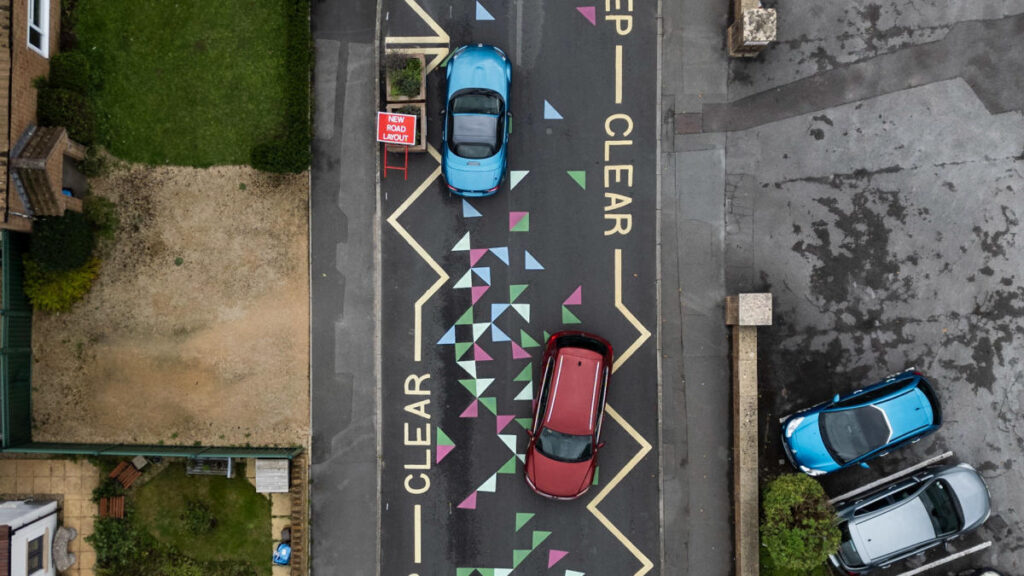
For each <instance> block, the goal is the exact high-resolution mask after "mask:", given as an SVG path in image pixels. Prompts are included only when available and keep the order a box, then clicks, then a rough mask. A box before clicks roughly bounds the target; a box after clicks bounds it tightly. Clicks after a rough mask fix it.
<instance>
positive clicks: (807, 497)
mask: <svg viewBox="0 0 1024 576" xmlns="http://www.w3.org/2000/svg"><path fill="white" fill-rule="evenodd" d="M762 510H763V512H764V518H763V521H762V523H761V545H762V546H764V547H765V548H766V549H767V550H768V554H769V555H770V556H771V560H772V563H773V564H774V566H775V567H776V568H778V569H780V570H791V571H797V570H803V571H809V570H813V569H815V568H817V567H819V566H820V565H821V564H822V563H823V562H825V560H826V559H827V558H828V556H829V554H832V553H834V552H835V551H836V550H838V548H839V539H840V534H839V528H837V527H836V522H835V510H833V509H832V506H831V505H830V504H829V503H828V498H827V497H826V496H825V491H824V490H823V489H822V487H821V484H818V483H817V482H816V481H814V480H813V479H812V478H810V477H809V476H805V475H803V474H784V475H782V476H779V477H778V478H776V479H775V480H772V481H771V482H770V483H769V484H768V486H767V488H766V490H765V494H764V499H763V501H762Z"/></svg>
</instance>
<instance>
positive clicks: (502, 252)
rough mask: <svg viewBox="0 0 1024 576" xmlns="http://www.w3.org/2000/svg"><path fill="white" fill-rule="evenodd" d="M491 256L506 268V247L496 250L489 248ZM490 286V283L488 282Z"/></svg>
mask: <svg viewBox="0 0 1024 576" xmlns="http://www.w3.org/2000/svg"><path fill="white" fill-rule="evenodd" d="M491 254H494V255H495V256H497V257H498V258H500V259H501V261H502V262H504V263H505V266H508V246H499V247H498V248H491ZM488 284H490V282H488Z"/></svg>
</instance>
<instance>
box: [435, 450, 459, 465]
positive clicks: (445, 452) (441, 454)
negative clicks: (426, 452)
mask: <svg viewBox="0 0 1024 576" xmlns="http://www.w3.org/2000/svg"><path fill="white" fill-rule="evenodd" d="M452 450H455V446H438V447H437V462H434V463H435V464H440V463H441V460H444V457H445V456H447V455H448V453H449V452H451V451H452Z"/></svg>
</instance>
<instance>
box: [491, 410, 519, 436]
mask: <svg viewBox="0 0 1024 576" xmlns="http://www.w3.org/2000/svg"><path fill="white" fill-rule="evenodd" d="M513 419H515V416H512V415H511V414H498V415H497V416H496V417H495V426H496V427H497V429H498V432H497V433H498V434H501V431H502V430H504V429H505V426H508V423H509V422H511V421H512V420H513Z"/></svg>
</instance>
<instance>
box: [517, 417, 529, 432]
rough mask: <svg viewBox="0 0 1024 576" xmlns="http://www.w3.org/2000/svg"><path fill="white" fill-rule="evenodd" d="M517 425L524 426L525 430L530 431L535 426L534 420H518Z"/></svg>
mask: <svg viewBox="0 0 1024 576" xmlns="http://www.w3.org/2000/svg"><path fill="white" fill-rule="evenodd" d="M516 424H519V425H520V426H522V427H523V430H529V429H530V426H533V418H516Z"/></svg>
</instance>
